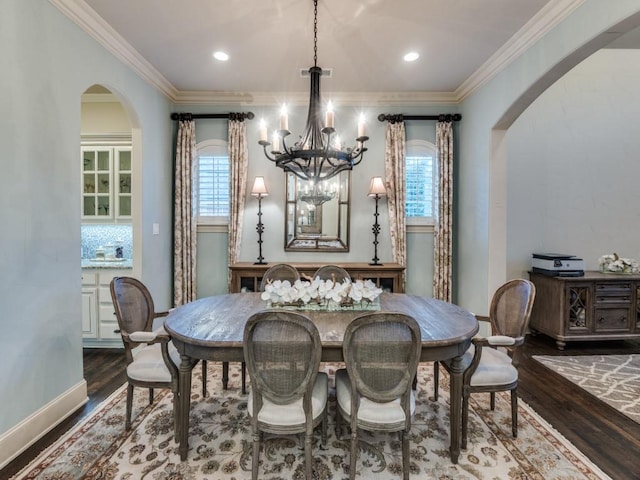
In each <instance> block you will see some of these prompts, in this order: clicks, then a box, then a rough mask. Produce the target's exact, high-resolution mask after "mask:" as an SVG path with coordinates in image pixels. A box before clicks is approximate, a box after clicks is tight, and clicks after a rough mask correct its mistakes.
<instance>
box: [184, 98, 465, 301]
mask: <svg viewBox="0 0 640 480" xmlns="http://www.w3.org/2000/svg"><path fill="white" fill-rule="evenodd" d="M335 109H336V128H337V129H338V130H339V131H340V132H345V133H344V134H343V135H342V138H343V139H344V140H345V141H346V140H347V139H348V133H349V132H350V133H351V134H352V135H353V136H354V137H355V134H356V126H357V118H358V115H359V113H360V111H362V112H363V113H364V114H365V117H366V119H367V134H368V135H369V137H370V138H371V140H370V141H369V142H367V146H368V148H369V151H368V152H366V153H365V158H364V160H363V161H362V163H361V164H360V165H358V166H356V167H354V170H353V172H352V177H351V195H352V196H351V229H350V247H351V248H350V251H349V252H348V253H324V254H318V253H305V252H285V251H284V203H285V183H284V179H285V175H284V173H283V171H282V170H280V169H278V168H276V167H275V165H274V164H273V163H271V162H270V161H269V160H267V159H266V158H265V156H264V153H263V151H262V147H260V145H258V127H259V121H260V119H261V118H264V119H265V121H266V122H267V124H268V125H270V126H271V129H274V128H275V126H276V124H277V123H276V122H277V121H278V118H279V107H278V106H263V107H260V106H251V107H250V108H249V107H246V106H237V107H233V106H231V107H229V106H227V107H225V108H218V107H214V106H202V105H179V106H176V108H175V111H179V112H191V113H205V112H206V113H222V112H229V111H243V112H246V111H253V112H254V114H255V115H256V117H255V119H254V120H252V121H248V124H247V136H248V147H249V168H248V181H247V197H246V199H245V202H246V203H245V213H244V221H243V240H242V247H241V252H240V261H244V262H253V261H255V260H256V259H257V256H258V246H257V239H258V237H257V233H256V223H257V219H258V217H257V208H258V207H257V202H256V200H255V198H254V197H252V196H251V195H249V191H250V190H251V186H252V184H253V180H254V178H255V177H256V176H257V175H262V176H264V177H265V182H266V185H267V189H268V190H269V196H268V197H266V198H265V199H264V200H263V202H262V211H263V217H262V220H263V223H264V225H265V231H264V234H263V241H264V244H263V256H264V257H265V260H266V261H269V262H287V261H291V262H296V261H299V262H305V261H306V262H327V263H340V262H370V261H371V259H372V258H373V254H374V252H373V234H372V232H371V228H372V224H373V221H374V218H373V211H374V202H373V200H372V199H371V198H369V197H368V196H367V193H368V190H369V184H370V182H371V177H372V176H376V175H380V176H382V177H384V148H385V126H386V123H383V122H379V121H378V120H377V116H378V115H379V114H380V113H405V114H423V115H430V114H438V113H456V112H457V111H458V109H457V107H456V106H452V105H449V106H447V105H440V106H435V107H433V106H432V107H422V108H417V107H409V106H405V107H398V106H394V107H393V108H391V107H384V106H377V107H375V108H372V107H362V108H357V109H356V108H354V107H344V106H343V107H342V108H340V107H339V106H337V105H336V107H335ZM306 114H307V107H306V106H300V107H289V127H290V129H291V130H292V131H293V134H294V135H295V134H299V133H301V131H300V132H299V131H297V130H296V129H299V130H302V127H303V126H304V124H305V121H306ZM455 128H456V129H457V128H458V127H457V125H456V127H455ZM406 134H407V140H412V139H421V140H427V141H429V142H431V143H435V122H433V121H410V122H407V124H406ZM209 139H219V140H225V141H226V140H227V121H226V120H219V119H216V120H206V119H203V120H196V141H197V142H202V141H205V140H209ZM380 212H381V215H380V217H379V222H380V225H381V234H380V237H379V242H380V244H379V246H378V257H379V258H380V261H381V262H382V263H384V262H391V261H392V255H391V240H390V234H389V217H388V212H387V204H386V201H385V200H384V199H383V200H381V202H380ZM407 243H408V245H407V265H408V267H407V292H409V293H420V294H422V295H427V296H431V293H432V291H431V285H432V278H433V234H431V233H411V234H409V235H408V238H407ZM226 255H227V238H226V235H225V234H221V233H208V232H206V233H205V232H201V233H199V234H198V257H197V258H198V260H197V278H198V281H197V289H198V290H197V295H198V297H202V296H206V295H211V294H215V293H224V292H226V291H227V270H226V267H227V257H226Z"/></svg>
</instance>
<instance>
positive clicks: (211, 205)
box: [196, 140, 230, 224]
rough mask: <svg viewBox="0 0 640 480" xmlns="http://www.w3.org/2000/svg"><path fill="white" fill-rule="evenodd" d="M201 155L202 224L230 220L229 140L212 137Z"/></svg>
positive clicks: (203, 145) (201, 147)
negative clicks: (213, 138)
mask: <svg viewBox="0 0 640 480" xmlns="http://www.w3.org/2000/svg"><path fill="white" fill-rule="evenodd" d="M196 150H197V155H198V170H197V171H198V179H197V181H198V205H197V210H198V223H214V224H218V223H220V224H222V223H227V222H228V218H229V203H230V193H229V154H228V152H227V142H223V141H220V140H208V141H205V142H201V143H199V144H198V145H197V146H196Z"/></svg>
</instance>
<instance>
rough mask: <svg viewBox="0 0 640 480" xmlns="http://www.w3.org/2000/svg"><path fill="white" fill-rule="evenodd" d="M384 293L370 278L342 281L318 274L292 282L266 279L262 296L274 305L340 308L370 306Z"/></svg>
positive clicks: (305, 307)
mask: <svg viewBox="0 0 640 480" xmlns="http://www.w3.org/2000/svg"><path fill="white" fill-rule="evenodd" d="M381 293H382V289H381V288H379V287H377V286H376V284H375V283H373V282H372V281H371V280H364V281H363V280H356V281H355V282H352V281H350V280H345V281H343V282H342V283H340V282H334V281H333V280H321V279H320V278H319V277H316V278H314V279H313V280H311V281H307V280H296V281H295V282H294V283H293V285H292V284H291V282H290V281H289V280H274V281H273V282H269V283H267V285H266V286H265V289H264V292H262V296H261V298H262V300H265V301H266V302H268V303H269V304H270V305H271V306H275V307H286V306H292V307H297V308H304V309H325V308H326V309H328V310H332V309H335V310H338V309H340V308H345V307H349V308H357V307H360V308H367V307H369V306H371V305H372V304H373V302H374V301H375V300H376V299H377V298H378V296H379V295H380V294H381Z"/></svg>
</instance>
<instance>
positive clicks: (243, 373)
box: [242, 362, 247, 395]
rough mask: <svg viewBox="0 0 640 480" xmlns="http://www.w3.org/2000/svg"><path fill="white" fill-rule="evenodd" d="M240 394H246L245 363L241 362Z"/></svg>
mask: <svg viewBox="0 0 640 480" xmlns="http://www.w3.org/2000/svg"><path fill="white" fill-rule="evenodd" d="M242 394H243V395H246V394H247V364H246V363H245V362H242Z"/></svg>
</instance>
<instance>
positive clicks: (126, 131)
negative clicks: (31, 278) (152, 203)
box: [78, 84, 142, 347]
mask: <svg viewBox="0 0 640 480" xmlns="http://www.w3.org/2000/svg"><path fill="white" fill-rule="evenodd" d="M80 125H81V127H80V145H79V150H80V154H81V156H80V159H81V160H80V162H79V165H78V166H79V169H80V172H81V175H80V178H81V185H80V193H79V201H80V202H81V208H80V211H81V215H82V218H81V244H82V252H81V259H82V260H81V261H82V336H83V345H84V346H85V347H120V346H121V343H122V341H121V338H120V335H119V333H118V327H117V322H116V318H115V316H114V315H113V306H112V305H111V298H110V293H109V283H110V281H111V278H113V277H114V276H134V277H139V273H138V272H140V271H141V265H140V263H141V254H140V253H141V248H140V241H139V240H138V239H139V237H140V235H139V233H140V222H141V206H140V191H141V185H142V181H141V176H142V166H141V157H142V156H141V152H140V150H141V142H140V140H141V133H140V128H139V123H138V120H137V116H136V115H135V112H134V111H133V109H132V107H131V106H130V104H129V103H128V102H127V101H126V99H124V97H123V96H122V95H120V94H118V93H117V92H116V91H115V90H114V89H112V88H109V87H108V86H104V85H99V84H95V85H92V86H90V87H89V88H87V90H85V91H84V92H83V94H82V96H81V122H80Z"/></svg>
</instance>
